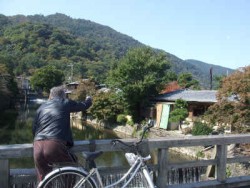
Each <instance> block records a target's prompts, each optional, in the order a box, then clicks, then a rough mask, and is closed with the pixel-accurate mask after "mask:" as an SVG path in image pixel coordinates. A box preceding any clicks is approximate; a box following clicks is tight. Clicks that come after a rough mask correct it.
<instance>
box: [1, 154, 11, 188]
mask: <svg viewBox="0 0 250 188" xmlns="http://www.w3.org/2000/svg"><path fill="white" fill-rule="evenodd" d="M9 177H10V167H9V160H8V159H0V185H1V187H2V188H8V187H9Z"/></svg>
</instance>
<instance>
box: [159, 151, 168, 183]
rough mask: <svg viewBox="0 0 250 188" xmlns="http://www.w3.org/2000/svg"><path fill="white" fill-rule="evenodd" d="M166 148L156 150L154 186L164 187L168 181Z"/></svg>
mask: <svg viewBox="0 0 250 188" xmlns="http://www.w3.org/2000/svg"><path fill="white" fill-rule="evenodd" d="M167 164H168V148H163V149H158V174H157V179H156V184H157V186H158V187H166V185H167V180H168V177H167V176H168V169H167Z"/></svg>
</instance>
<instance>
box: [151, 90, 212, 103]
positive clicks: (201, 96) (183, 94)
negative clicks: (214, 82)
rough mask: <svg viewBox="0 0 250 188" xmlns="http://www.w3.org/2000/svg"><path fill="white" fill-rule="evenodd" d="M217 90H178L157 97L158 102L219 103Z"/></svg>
mask: <svg viewBox="0 0 250 188" xmlns="http://www.w3.org/2000/svg"><path fill="white" fill-rule="evenodd" d="M216 93H217V91H216V90H176V91H173V92H170V93H166V94H162V95H159V96H158V97H156V100H157V101H176V100H177V99H183V100H185V101H189V102H191V101H192V102H217V99H216Z"/></svg>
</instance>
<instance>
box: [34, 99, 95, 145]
mask: <svg viewBox="0 0 250 188" xmlns="http://www.w3.org/2000/svg"><path fill="white" fill-rule="evenodd" d="M91 104H92V100H91V98H87V99H86V100H85V101H84V102H76V101H72V100H69V99H61V98H53V99H52V100H48V101H47V102H46V103H44V104H42V105H41V106H40V107H39V108H38V110H37V112H36V117H35V119H34V123H33V127H32V132H33V135H34V141H37V140H46V139H55V140H61V141H63V142H65V143H66V144H67V145H68V146H73V143H74V142H73V137H72V132H71V128H70V113H71V112H79V111H84V110H86V109H88V108H89V107H90V106H91Z"/></svg>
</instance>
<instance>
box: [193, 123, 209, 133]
mask: <svg viewBox="0 0 250 188" xmlns="http://www.w3.org/2000/svg"><path fill="white" fill-rule="evenodd" d="M212 131H213V129H212V127H210V126H209V125H207V124H206V123H202V122H195V123H194V126H193V130H192V135H194V136H198V135H209V134H210V133H211V132H212Z"/></svg>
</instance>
